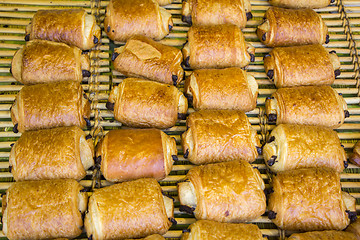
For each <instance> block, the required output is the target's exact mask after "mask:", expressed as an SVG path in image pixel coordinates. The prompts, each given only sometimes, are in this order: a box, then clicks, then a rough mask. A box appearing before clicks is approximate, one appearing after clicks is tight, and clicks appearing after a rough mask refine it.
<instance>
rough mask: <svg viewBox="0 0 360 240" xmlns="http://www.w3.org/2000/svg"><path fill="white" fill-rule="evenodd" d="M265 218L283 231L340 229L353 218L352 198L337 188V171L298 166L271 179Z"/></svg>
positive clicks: (338, 176)
mask: <svg viewBox="0 0 360 240" xmlns="http://www.w3.org/2000/svg"><path fill="white" fill-rule="evenodd" d="M272 185H273V193H271V194H270V197H269V204H268V209H269V210H270V211H269V214H268V216H269V218H270V219H272V221H273V222H274V223H275V224H276V226H278V227H279V228H281V229H283V230H290V231H320V230H342V229H344V228H345V227H346V226H347V225H348V224H349V223H350V219H349V218H351V219H353V218H354V217H355V219H356V208H355V198H353V197H352V196H350V194H348V193H346V192H342V191H341V185H340V174H339V173H337V172H335V171H334V170H332V169H329V168H302V169H296V170H290V171H285V172H280V173H278V174H277V175H275V176H273V178H272Z"/></svg>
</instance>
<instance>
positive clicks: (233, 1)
mask: <svg viewBox="0 0 360 240" xmlns="http://www.w3.org/2000/svg"><path fill="white" fill-rule="evenodd" d="M251 18H252V14H251V4H250V1H249V0H210V1H209V0H185V1H183V2H182V21H183V22H187V23H188V24H194V25H197V26H201V25H202V26H203V25H219V24H227V23H228V24H234V25H236V26H238V27H240V28H245V26H246V22H247V20H249V19H251Z"/></svg>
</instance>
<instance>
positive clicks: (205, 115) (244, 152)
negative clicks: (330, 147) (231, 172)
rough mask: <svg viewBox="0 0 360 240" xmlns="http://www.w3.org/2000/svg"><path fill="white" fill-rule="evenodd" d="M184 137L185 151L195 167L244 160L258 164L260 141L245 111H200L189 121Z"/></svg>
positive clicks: (190, 117)
mask: <svg viewBox="0 0 360 240" xmlns="http://www.w3.org/2000/svg"><path fill="white" fill-rule="evenodd" d="M186 125H187V127H188V130H187V131H186V132H184V133H183V135H182V146H183V150H184V152H188V158H189V160H190V161H191V162H192V163H194V164H197V165H199V164H205V163H212V162H224V161H232V160H238V159H243V160H246V161H248V162H253V161H255V158H256V157H257V156H258V153H257V150H256V147H260V146H261V145H260V141H259V138H258V136H257V133H256V130H254V129H253V128H252V127H251V124H250V122H249V120H248V118H247V116H246V115H245V113H244V112H241V111H236V110H200V111H198V112H194V113H191V114H190V116H189V117H188V118H187V121H186Z"/></svg>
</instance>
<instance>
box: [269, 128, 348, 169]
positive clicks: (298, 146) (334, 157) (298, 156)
mask: <svg viewBox="0 0 360 240" xmlns="http://www.w3.org/2000/svg"><path fill="white" fill-rule="evenodd" d="M262 152H263V156H264V160H265V163H266V165H267V166H268V167H269V168H270V170H271V171H272V172H275V173H276V172H280V171H287V170H292V169H297V168H308V167H328V168H332V169H334V170H335V171H337V172H342V171H343V170H344V167H345V166H347V162H346V153H345V150H344V148H343V147H342V146H341V143H340V139H339V137H338V135H337V133H336V132H335V131H333V130H332V129H331V128H327V127H321V126H307V125H296V124H280V125H278V126H277V127H275V129H274V130H272V131H271V134H270V136H269V140H268V142H267V143H266V144H265V146H264V147H263V151H262Z"/></svg>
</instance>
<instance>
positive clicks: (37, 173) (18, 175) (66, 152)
mask: <svg viewBox="0 0 360 240" xmlns="http://www.w3.org/2000/svg"><path fill="white" fill-rule="evenodd" d="M93 155H94V144H93V142H92V139H91V135H90V137H89V136H86V134H85V133H84V131H83V130H81V129H80V128H79V127H77V126H73V127H60V128H52V129H43V130H38V131H26V132H24V133H23V134H22V135H21V137H20V138H19V139H18V140H17V142H16V143H15V144H14V146H13V147H12V149H11V152H10V157H9V164H10V169H11V173H12V174H13V176H14V179H15V180H16V181H24V180H41V179H57V178H72V179H76V180H80V179H82V178H84V177H85V176H86V170H87V169H89V168H90V167H92V166H93V165H94V160H93Z"/></svg>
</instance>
